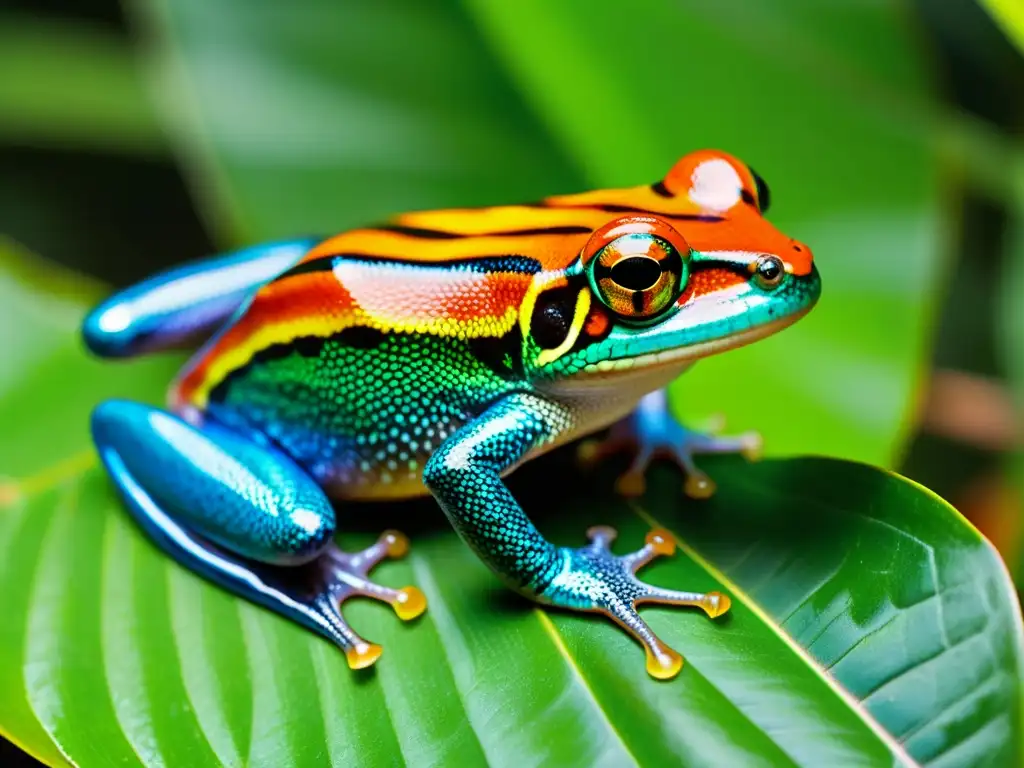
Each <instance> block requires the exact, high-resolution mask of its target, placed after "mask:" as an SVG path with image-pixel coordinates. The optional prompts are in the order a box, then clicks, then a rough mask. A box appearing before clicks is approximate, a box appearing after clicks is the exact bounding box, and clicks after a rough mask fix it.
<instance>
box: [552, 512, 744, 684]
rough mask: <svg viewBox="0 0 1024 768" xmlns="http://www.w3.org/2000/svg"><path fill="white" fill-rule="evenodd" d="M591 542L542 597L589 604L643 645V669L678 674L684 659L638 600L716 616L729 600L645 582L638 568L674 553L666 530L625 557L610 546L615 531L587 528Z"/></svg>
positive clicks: (666, 675)
mask: <svg viewBox="0 0 1024 768" xmlns="http://www.w3.org/2000/svg"><path fill="white" fill-rule="evenodd" d="M587 536H588V538H589V539H590V543H589V544H588V545H587V546H586V547H583V548H581V549H578V550H572V556H571V557H570V563H571V567H570V568H569V569H568V570H567V572H566V574H565V576H564V577H563V578H561V579H556V581H555V582H553V584H552V588H549V590H548V592H547V594H546V595H545V597H546V598H547V599H548V600H549V601H550V602H552V603H554V604H556V605H563V606H567V607H575V606H580V605H584V606H589V610H593V611H596V612H598V613H603V614H605V615H606V616H608V617H609V618H611V619H612V620H613V621H615V623H617V624H618V625H619V626H621V627H622V628H623V629H625V630H626V631H627V632H629V634H631V635H632V636H633V637H634V638H635V639H636V640H637V641H639V643H640V644H641V645H642V646H643V648H644V652H645V654H646V657H647V672H648V673H649V674H650V675H651V676H652V677H654V678H657V679H659V680H669V679H671V678H673V677H675V676H676V675H677V674H679V671H680V670H681V669H682V667H683V657H682V656H681V655H680V654H679V653H678V652H676V651H675V650H674V649H672V648H670V647H669V646H668V645H667V644H665V643H664V642H663V641H662V640H661V639H660V638H659V637H658V636H657V635H656V634H655V633H654V631H653V630H652V629H651V628H650V626H649V625H648V624H647V622H645V621H644V620H643V619H641V618H640V615H639V613H637V610H636V606H637V605H639V604H642V603H661V604H665V605H679V606H692V607H696V608H700V609H701V610H703V611H704V612H705V613H706V614H707V615H708V616H709V617H711V618H716V617H718V616H721V615H722V614H723V613H725V612H726V611H728V610H729V606H730V601H729V598H728V597H726V596H725V595H723V594H721V593H720V592H708V593H706V594H704V593H700V592H680V591H676V590H672V589H663V588H662V587H656V586H653V585H651V584H647V583H645V582H643V581H641V580H640V579H638V578H637V577H636V572H637V571H639V570H640V569H641V568H643V567H644V566H645V565H647V564H648V563H650V562H651V561H652V560H654V559H655V558H656V557H661V556H667V555H672V554H674V553H675V550H676V542H675V539H674V538H673V536H672V534H671V533H669V532H668V531H665V530H661V529H655V530H652V531H651V532H650V533H648V534H647V539H646V541H645V542H644V546H643V547H641V548H640V549H638V550H636V551H635V552H630V553H629V554H626V555H615V554H614V553H612V551H611V544H612V542H613V541H614V540H615V536H616V533H615V530H614V529H612V528H608V527H607V526H597V527H594V528H591V529H590V530H588V531H587Z"/></svg>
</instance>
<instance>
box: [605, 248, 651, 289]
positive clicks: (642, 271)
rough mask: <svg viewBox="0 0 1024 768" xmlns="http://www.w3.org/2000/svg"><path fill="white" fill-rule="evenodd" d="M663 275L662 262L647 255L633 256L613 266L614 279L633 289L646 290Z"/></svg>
mask: <svg viewBox="0 0 1024 768" xmlns="http://www.w3.org/2000/svg"><path fill="white" fill-rule="evenodd" d="M660 277H661V264H659V263H658V262H657V261H655V260H654V259H651V258H648V257H646V256H632V257H630V258H628V259H623V260H622V261H620V262H619V263H618V264H616V265H615V266H614V267H612V280H614V281H615V282H616V283H618V284H619V285H621V286H622V287H623V288H626V289H628V290H631V291H645V290H647V289H648V288H650V287H651V286H653V285H654V284H655V283H657V282H658V278H660Z"/></svg>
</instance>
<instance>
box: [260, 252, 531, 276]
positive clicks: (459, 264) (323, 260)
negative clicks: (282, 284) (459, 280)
mask: <svg viewBox="0 0 1024 768" xmlns="http://www.w3.org/2000/svg"><path fill="white" fill-rule="evenodd" d="M342 259H347V260H350V261H362V262H364V263H367V264H402V265H407V266H412V267H420V268H422V269H461V270H463V271H466V272H482V273H494V272H510V273H513V274H518V275H535V274H537V273H538V272H540V271H541V263H540V262H539V261H537V260H536V259H531V258H530V257H529V256H521V255H519V254H514V253H510V254H506V255H502V256H467V257H465V258H461V259H445V260H443V261H415V260H412V259H409V260H405V259H397V258H391V257H388V256H375V255H373V254H372V253H335V254H331V255H330V256H321V257H319V258H316V259H312V260H310V261H306V262H303V263H302V264H298V265H296V266H294V267H292V268H291V269H289V270H288V271H287V272H284V273H282V274H281V275H280V276H279V277H278V278H276V279H275V280H274V282H277V281H279V280H287V279H288V278H289V277H294V276H295V275H306V274H310V273H311V272H330V271H332V270H333V269H334V265H335V264H336V263H337V262H338V261H340V260H342Z"/></svg>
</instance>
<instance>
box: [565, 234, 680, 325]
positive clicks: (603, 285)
mask: <svg viewBox="0 0 1024 768" xmlns="http://www.w3.org/2000/svg"><path fill="white" fill-rule="evenodd" d="M689 259H690V248H689V246H688V245H687V244H686V241H685V240H684V239H683V237H682V235H680V234H679V233H678V232H676V231H675V230H674V229H673V228H672V227H670V226H669V225H668V224H666V223H665V222H663V221H660V220H658V219H654V218H652V217H639V216H638V217H628V218H626V219H619V220H616V221H614V222H611V223H610V224H609V225H606V226H605V227H602V228H601V229H599V230H598V231H597V232H595V233H594V235H593V236H592V237H591V239H590V242H589V243H588V244H587V247H586V248H585V249H584V252H583V263H584V264H585V265H586V267H587V271H588V274H589V276H590V282H591V286H592V288H593V290H594V293H596V294H597V297H598V299H599V300H600V301H601V303H602V304H604V305H605V306H606V307H608V309H610V310H611V311H612V312H614V313H615V314H616V315H618V316H619V317H622V318H627V319H637V320H641V319H648V318H652V317H654V316H656V315H658V314H659V313H661V312H663V311H664V310H665V309H667V308H668V307H670V306H672V304H674V303H675V301H676V300H677V299H678V298H679V295H680V294H681V293H682V290H683V286H684V285H685V284H686V278H687V274H688V265H689Z"/></svg>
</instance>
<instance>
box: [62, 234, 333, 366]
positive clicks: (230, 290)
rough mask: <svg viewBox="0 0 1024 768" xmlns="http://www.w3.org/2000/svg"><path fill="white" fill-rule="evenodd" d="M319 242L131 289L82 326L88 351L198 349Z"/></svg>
mask: <svg viewBox="0 0 1024 768" xmlns="http://www.w3.org/2000/svg"><path fill="white" fill-rule="evenodd" d="M317 242H319V240H318V239H316V238H302V239H296V240H286V241H281V242H274V243H264V244H262V245H256V246H252V247H250V248H244V249H242V250H239V251H235V252H233V253H228V254H224V255H222V256H215V257H212V258H209V259H204V260H201V261H197V262H194V263H192V264H185V265H183V266H180V267H174V268H173V269H169V270H167V271H165V272H161V273H160V274H158V275H155V276H153V277H151V278H149V279H147V280H144V281H143V282H141V283H138V284H136V285H133V286H131V287H129V288H125V289H124V290H123V291H119V292H118V293H116V294H114V295H113V296H111V297H110V298H109V299H107V300H106V301H104V302H103V303H102V304H100V305H99V306H98V307H96V308H95V309H94V310H93V311H92V312H90V313H89V315H88V316H87V317H86V318H85V322H84V323H83V324H82V336H83V338H84V340H85V343H86V346H88V347H89V349H90V350H92V352H93V353H95V354H97V355H100V356H101V357H132V356H134V355H139V354H145V353H148V352H157V351H160V350H164V349H173V348H180V347H190V346H195V345H197V344H199V343H201V342H202V341H203V340H205V339H206V338H207V337H209V336H210V335H211V334H212V333H213V332H214V331H216V330H217V328H219V327H220V326H221V325H223V324H224V322H225V321H226V320H227V319H228V318H229V317H230V316H231V315H232V314H233V313H234V312H235V311H237V310H238V309H239V307H241V306H242V305H243V304H244V303H245V301H246V299H247V298H248V297H249V295H250V294H251V293H252V292H253V290H255V289H256V288H258V287H259V286H260V285H262V284H263V283H265V282H267V281H268V280H271V279H273V278H274V277H276V276H277V275H279V274H280V273H281V272H284V271H285V270H287V269H288V268H290V267H291V266H293V265H294V264H296V263H297V262H298V261H299V260H300V259H301V258H302V257H303V256H304V255H305V254H306V253H307V252H308V251H309V250H310V248H312V247H313V246H314V245H316V244H317Z"/></svg>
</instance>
